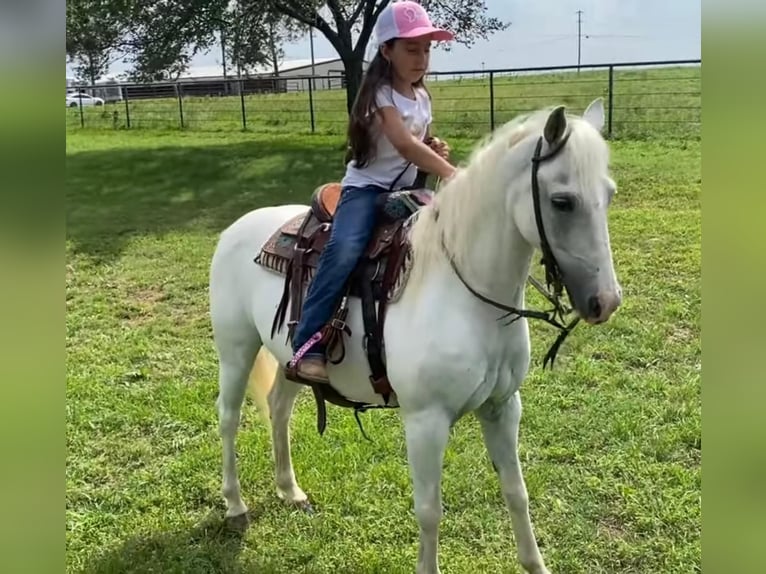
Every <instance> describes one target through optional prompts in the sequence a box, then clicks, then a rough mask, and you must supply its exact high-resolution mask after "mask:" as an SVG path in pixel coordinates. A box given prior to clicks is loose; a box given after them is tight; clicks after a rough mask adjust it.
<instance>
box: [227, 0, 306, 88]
mask: <svg viewBox="0 0 766 574" xmlns="http://www.w3.org/2000/svg"><path fill="white" fill-rule="evenodd" d="M232 8H233V9H232V10H231V12H230V16H229V22H228V23H227V25H226V27H225V29H224V34H225V35H226V37H228V38H230V40H231V41H230V44H229V50H228V51H226V50H224V51H225V54H226V55H225V57H226V61H227V63H229V64H230V65H231V66H233V67H234V68H235V69H236V70H237V71H238V72H239V71H241V72H242V73H245V74H248V73H250V72H251V71H252V70H253V69H254V68H255V67H257V66H259V65H268V66H269V67H270V68H271V69H272V70H273V71H274V74H275V75H277V74H279V62H280V61H281V60H282V58H283V57H284V50H283V49H282V44H283V42H291V41H294V40H296V39H298V38H299V37H300V27H299V25H298V24H297V23H296V22H294V21H293V20H291V19H289V18H285V17H284V16H282V15H280V14H275V13H273V12H265V13H264V12H262V11H255V10H247V11H245V10H242V9H241V7H238V6H236V5H234V6H232Z"/></svg>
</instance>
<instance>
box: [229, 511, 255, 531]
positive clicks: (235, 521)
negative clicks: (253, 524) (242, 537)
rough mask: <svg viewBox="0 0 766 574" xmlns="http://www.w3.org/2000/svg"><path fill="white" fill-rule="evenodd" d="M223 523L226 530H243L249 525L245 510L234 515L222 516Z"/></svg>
mask: <svg viewBox="0 0 766 574" xmlns="http://www.w3.org/2000/svg"><path fill="white" fill-rule="evenodd" d="M223 523H224V526H225V527H226V530H229V531H235V532H244V531H245V530H247V527H248V526H249V525H250V517H249V516H248V515H247V512H244V513H242V514H238V515H236V516H227V517H226V518H224V520H223Z"/></svg>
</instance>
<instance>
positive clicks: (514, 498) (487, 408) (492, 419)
mask: <svg viewBox="0 0 766 574" xmlns="http://www.w3.org/2000/svg"><path fill="white" fill-rule="evenodd" d="M477 415H478V418H479V420H480V421H481V428H482V432H483V434H484V442H485V443H486V445H487V450H488V451H489V456H490V458H491V459H492V462H493V464H494V465H495V468H496V469H497V473H498V475H499V477H500V486H501V489H502V492H503V497H504V498H505V502H506V505H507V506H508V509H509V511H510V514H511V523H512V526H513V533H514V536H515V538H516V545H517V548H518V554H519V562H521V565H522V566H523V567H524V569H525V570H526V571H527V572H529V574H549V572H548V569H547V568H546V567H545V564H544V563H543V557H542V556H541V554H540V550H539V549H538V547H537V541H536V540H535V535H534V531H533V529H532V521H531V519H530V517H529V497H528V495H527V488H526V485H525V484H524V478H523V476H522V474H521V465H520V464H519V455H518V435H519V422H520V420H521V399H520V398H519V393H515V394H514V395H513V396H512V397H511V398H510V399H509V400H508V401H507V402H505V403H501V404H492V403H486V404H484V405H483V406H482V407H481V408H480V409H479V410H478V411H477Z"/></svg>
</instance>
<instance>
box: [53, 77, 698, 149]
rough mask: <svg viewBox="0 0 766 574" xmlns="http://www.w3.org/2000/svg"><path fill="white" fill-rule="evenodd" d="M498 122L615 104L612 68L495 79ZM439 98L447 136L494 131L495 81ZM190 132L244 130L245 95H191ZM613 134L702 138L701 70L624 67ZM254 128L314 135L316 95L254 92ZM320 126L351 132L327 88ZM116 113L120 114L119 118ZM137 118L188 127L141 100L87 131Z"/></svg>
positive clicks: (319, 108)
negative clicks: (553, 108)
mask: <svg viewBox="0 0 766 574" xmlns="http://www.w3.org/2000/svg"><path fill="white" fill-rule="evenodd" d="M493 84H494V86H493V90H494V113H495V122H496V124H499V123H502V122H504V121H507V120H509V119H510V118H512V117H513V116H515V115H517V114H519V113H520V112H523V111H528V110H533V109H537V108H540V107H543V106H546V105H552V104H559V103H562V104H566V105H567V106H569V107H572V108H573V109H574V110H577V111H582V110H584V109H585V107H586V106H587V105H588V103H589V102H590V101H591V100H592V99H593V98H595V97H598V96H603V97H604V98H605V99H606V100H607V102H608V88H609V78H608V73H607V71H606V70H603V71H583V72H581V73H580V74H577V73H576V72H561V73H552V74H536V75H532V76H530V75H521V76H509V75H497V76H496V77H495V79H494V82H493ZM429 89H430V91H431V93H432V96H433V102H434V103H433V112H434V128H435V129H436V130H437V131H438V132H439V133H440V134H442V135H444V136H450V137H456V136H464V137H465V136H467V137H475V136H477V135H479V134H481V133H483V132H484V131H486V130H487V129H489V126H490V107H491V106H490V88H489V79H488V77H484V78H462V79H461V78H457V79H455V78H451V77H447V78H445V77H443V76H435V77H432V78H431V79H430V80H429ZM182 99H183V101H182V103H181V107H182V108H183V120H184V124H183V125H184V128H185V129H188V130H193V131H227V132H233V131H237V130H242V128H243V121H242V102H241V101H240V98H239V97H236V96H235V97H224V98H218V97H215V98H207V97H183V98H182ZM613 99H614V108H613V133H614V135H615V136H616V137H621V138H633V139H635V138H640V139H646V138H657V137H660V138H667V137H671V136H672V137H674V138H688V137H699V134H700V112H701V101H702V97H701V68H700V67H677V68H655V69H651V68H650V69H638V70H621V69H619V68H618V69H616V70H615V75H614V95H613ZM244 104H245V117H246V120H245V121H246V123H247V129H248V130H250V131H254V132H284V131H285V130H289V131H291V132H294V133H308V132H310V131H311V112H310V109H311V104H310V102H309V95H308V92H301V93H289V94H271V95H252V96H247V97H246V98H245V102H244ZM313 110H314V128H315V130H316V131H317V132H318V133H322V134H343V132H344V130H345V128H346V122H347V113H346V93H345V91H343V90H337V89H336V90H320V91H316V92H315V93H314V94H313ZM115 114H116V115H115ZM128 114H129V116H130V127H131V129H134V128H135V129H139V128H147V127H148V128H155V129H174V128H179V127H180V125H181V113H180V111H179V102H178V100H177V99H174V98H169V99H156V100H135V101H131V102H130V103H129V104H128V105H127V110H126V105H125V103H124V102H121V103H116V104H109V105H107V106H105V107H104V108H103V109H99V108H86V109H84V110H83V118H82V119H83V121H84V123H85V125H86V127H90V128H94V127H100V128H105V129H110V128H116V129H122V128H124V127H126V125H127V117H126V116H127V115H128ZM80 125H81V118H80V113H79V110H78V109H67V126H68V127H70V128H72V129H79V128H80Z"/></svg>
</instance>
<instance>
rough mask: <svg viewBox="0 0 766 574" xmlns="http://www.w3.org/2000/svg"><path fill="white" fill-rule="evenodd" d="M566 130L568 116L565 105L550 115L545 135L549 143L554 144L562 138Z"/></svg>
mask: <svg viewBox="0 0 766 574" xmlns="http://www.w3.org/2000/svg"><path fill="white" fill-rule="evenodd" d="M566 130H567V118H566V115H565V114H564V106H559V107H557V108H556V109H555V110H553V111H552V112H551V115H549V116H548V121H547V122H545V129H544V130H543V135H544V136H545V140H546V141H547V142H548V144H550V145H552V144H554V143H555V142H557V141H559V140H560V139H561V137H562V136H563V135H564V133H565V132H566Z"/></svg>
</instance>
